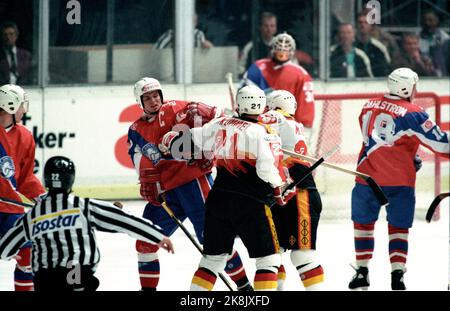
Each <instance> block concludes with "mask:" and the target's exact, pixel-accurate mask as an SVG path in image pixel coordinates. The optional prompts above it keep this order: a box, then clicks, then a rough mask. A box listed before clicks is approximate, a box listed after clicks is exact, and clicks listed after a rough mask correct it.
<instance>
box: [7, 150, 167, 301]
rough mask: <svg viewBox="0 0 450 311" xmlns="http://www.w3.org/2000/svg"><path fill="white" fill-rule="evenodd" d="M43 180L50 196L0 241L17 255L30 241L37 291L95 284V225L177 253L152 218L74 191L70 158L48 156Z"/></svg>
mask: <svg viewBox="0 0 450 311" xmlns="http://www.w3.org/2000/svg"><path fill="white" fill-rule="evenodd" d="M44 181H45V186H46V187H47V189H48V193H47V196H45V197H44V198H43V199H42V201H41V202H40V203H38V204H37V205H36V206H35V207H34V208H32V209H31V210H30V211H28V212H27V213H26V214H25V216H24V217H22V218H20V219H19V220H18V221H17V222H16V223H15V224H14V227H13V228H11V229H10V230H9V231H8V232H7V233H6V234H5V235H4V236H3V238H2V239H1V240H0V258H1V259H8V258H11V257H13V256H15V255H16V254H17V252H18V251H19V249H20V246H21V245H22V244H24V243H26V242H27V241H31V242H32V245H33V251H32V266H33V272H34V276H35V278H34V283H35V290H36V291H51V292H55V291H76V290H86V291H94V290H96V289H97V287H98V285H99V281H98V279H97V278H96V277H95V276H94V273H95V270H96V267H97V264H98V262H99V261H100V253H99V250H98V247H97V242H96V238H95V232H94V229H95V230H99V231H105V232H122V233H126V234H128V235H130V236H132V237H134V238H138V239H141V240H143V241H146V242H147V243H152V244H155V245H158V246H159V247H162V248H164V249H166V250H167V251H168V252H171V253H173V252H174V249H173V245H172V242H171V241H170V239H169V238H167V237H166V236H164V235H163V233H162V232H161V228H159V227H157V226H155V225H154V224H153V223H151V222H150V221H148V220H145V219H142V218H139V217H135V216H132V215H129V214H127V213H125V212H123V211H122V210H121V209H119V208H117V207H116V206H114V205H113V204H111V203H108V202H105V201H100V200H94V199H88V198H85V199H83V198H80V197H78V196H75V195H73V194H71V191H72V186H73V183H74V181H75V165H74V163H73V162H72V161H71V160H70V159H68V158H66V157H62V156H55V157H52V158H50V159H48V161H47V162H46V164H45V166H44ZM19 256H20V253H19Z"/></svg>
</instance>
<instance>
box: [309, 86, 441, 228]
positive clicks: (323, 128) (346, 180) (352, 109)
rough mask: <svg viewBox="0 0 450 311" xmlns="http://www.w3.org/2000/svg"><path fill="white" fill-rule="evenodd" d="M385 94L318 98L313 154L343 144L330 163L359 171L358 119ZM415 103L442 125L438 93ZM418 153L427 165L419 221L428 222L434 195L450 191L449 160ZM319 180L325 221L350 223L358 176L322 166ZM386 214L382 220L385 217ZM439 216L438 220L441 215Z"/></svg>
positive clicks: (420, 183)
mask: <svg viewBox="0 0 450 311" xmlns="http://www.w3.org/2000/svg"><path fill="white" fill-rule="evenodd" d="M382 95H383V94H382V93H359V94H326V95H316V96H315V104H316V117H315V118H316V120H315V124H314V130H313V133H312V136H311V139H310V144H309V152H310V154H311V155H313V156H315V157H317V158H319V157H320V156H321V155H323V154H324V153H326V152H327V151H329V150H330V149H332V148H333V147H334V146H336V145H339V150H338V151H337V152H336V153H335V154H334V155H333V156H331V157H330V158H329V159H328V160H327V161H328V162H330V163H333V164H337V165H340V166H343V167H345V168H348V169H351V170H356V162H357V158H358V154H359V151H360V148H361V144H362V136H361V130H360V128H359V123H358V116H359V114H360V112H361V109H362V106H363V104H364V103H365V102H366V101H367V100H368V99H370V98H373V97H377V96H382ZM415 103H416V104H418V105H420V106H422V107H423V108H424V109H425V110H426V111H427V113H428V114H430V116H431V118H433V119H434V120H436V122H437V123H438V124H440V101H439V97H438V96H437V95H436V94H434V93H418V94H417V97H416V99H415ZM418 153H419V155H420V157H421V158H422V160H423V165H422V168H421V170H420V171H419V172H418V174H417V181H416V213H415V218H416V219H421V220H424V219H425V213H426V210H427V208H428V206H429V204H430V203H431V201H432V200H433V198H434V196H435V195H436V194H438V193H439V192H440V188H441V186H442V187H444V189H448V179H449V178H448V177H449V174H448V161H445V162H442V161H441V160H440V159H439V158H438V157H436V156H434V154H433V153H432V152H430V151H428V150H427V149H426V148H423V147H422V146H421V147H420V148H419V151H418ZM442 165H444V168H443V169H441V166H442ZM444 172H446V173H444ZM315 180H316V183H317V187H318V189H319V192H320V193H321V196H322V203H323V210H322V218H323V219H329V220H332V221H338V220H349V219H350V215H351V192H352V189H353V186H354V184H355V178H354V176H352V175H349V174H345V173H342V172H338V171H335V170H332V169H330V168H325V167H319V168H318V169H317V170H316V172H315ZM442 183H443V185H441V184H442ZM383 213H384V212H382V213H381V214H380V217H383V216H382V215H383ZM436 215H437V216H436V217H437V218H438V217H439V213H437V214H436Z"/></svg>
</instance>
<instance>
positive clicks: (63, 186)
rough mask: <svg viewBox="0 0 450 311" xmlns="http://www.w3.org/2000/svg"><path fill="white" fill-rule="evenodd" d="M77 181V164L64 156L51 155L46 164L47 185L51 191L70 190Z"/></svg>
mask: <svg viewBox="0 0 450 311" xmlns="http://www.w3.org/2000/svg"><path fill="white" fill-rule="evenodd" d="M74 182H75V164H74V163H73V162H72V160H70V159H69V158H66V157H63V156H55V157H51V158H50V159H48V160H47V162H46V163H45V166H44V183H45V187H46V188H47V189H48V190H49V191H51V192H67V193H68V192H70V191H71V190H72V186H73V183H74Z"/></svg>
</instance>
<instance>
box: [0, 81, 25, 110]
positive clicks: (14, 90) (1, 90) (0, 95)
mask: <svg viewBox="0 0 450 311" xmlns="http://www.w3.org/2000/svg"><path fill="white" fill-rule="evenodd" d="M21 105H23V109H24V112H25V113H26V112H28V95H27V93H25V91H24V89H23V88H21V87H20V86H18V85H14V84H6V85H3V86H2V87H0V108H1V109H3V110H5V111H6V112H7V113H9V114H15V113H16V112H17V111H18V110H19V108H20V106H21Z"/></svg>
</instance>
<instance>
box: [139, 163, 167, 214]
mask: <svg viewBox="0 0 450 311" xmlns="http://www.w3.org/2000/svg"><path fill="white" fill-rule="evenodd" d="M159 180H160V175H159V173H158V172H157V170H156V169H154V168H143V169H141V170H140V171H139V181H140V183H141V189H140V192H141V196H142V198H143V199H144V200H146V201H148V202H150V203H151V204H153V205H158V206H159V205H161V202H160V197H159V195H160V194H161V193H162V190H161V188H160V186H159Z"/></svg>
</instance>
